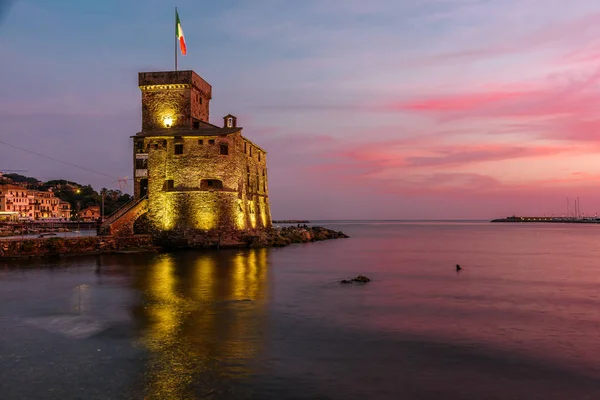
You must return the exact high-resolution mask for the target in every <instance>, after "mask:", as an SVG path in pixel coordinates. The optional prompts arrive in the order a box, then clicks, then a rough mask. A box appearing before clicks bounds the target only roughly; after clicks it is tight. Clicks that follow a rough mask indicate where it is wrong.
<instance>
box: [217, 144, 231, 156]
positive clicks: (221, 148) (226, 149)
mask: <svg viewBox="0 0 600 400" xmlns="http://www.w3.org/2000/svg"><path fill="white" fill-rule="evenodd" d="M219 153H220V154H222V155H224V156H226V155H228V154H229V146H227V145H226V144H222V145H220V146H219Z"/></svg>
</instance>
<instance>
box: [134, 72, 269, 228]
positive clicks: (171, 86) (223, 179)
mask: <svg viewBox="0 0 600 400" xmlns="http://www.w3.org/2000/svg"><path fill="white" fill-rule="evenodd" d="M139 85H140V89H141V91H142V131H141V132H139V133H138V134H137V135H135V136H133V142H134V143H133V149H134V155H133V162H134V176H135V185H134V198H135V200H137V201H143V199H145V198H147V208H148V221H149V223H150V226H151V228H152V229H153V230H154V231H157V232H189V231H194V230H196V231H216V230H218V231H242V230H251V229H261V228H267V227H270V226H271V213H270V209H269V196H268V183H267V157H266V152H265V151H264V150H263V149H262V148H260V147H259V146H257V145H256V144H254V143H252V142H251V141H250V140H248V139H247V138H245V137H244V136H242V128H240V127H238V126H237V120H236V118H235V117H234V116H232V115H228V116H226V117H224V118H223V124H222V126H216V125H212V124H210V123H208V120H209V102H210V100H211V96H212V88H211V86H210V85H209V84H208V83H206V82H205V81H204V80H203V79H202V78H201V77H200V76H198V75H197V74H196V73H194V72H193V71H177V72H175V71H170V72H148V73H140V74H139Z"/></svg>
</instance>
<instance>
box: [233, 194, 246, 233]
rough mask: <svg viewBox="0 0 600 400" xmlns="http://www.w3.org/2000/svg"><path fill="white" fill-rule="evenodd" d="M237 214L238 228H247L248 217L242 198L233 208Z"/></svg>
mask: <svg viewBox="0 0 600 400" xmlns="http://www.w3.org/2000/svg"><path fill="white" fill-rule="evenodd" d="M233 212H234V215H235V225H236V227H237V228H238V229H246V218H245V216H244V210H243V208H242V200H238V201H237V204H236V206H235V208H234V210H233Z"/></svg>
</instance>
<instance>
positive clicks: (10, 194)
mask: <svg viewBox="0 0 600 400" xmlns="http://www.w3.org/2000/svg"><path fill="white" fill-rule="evenodd" d="M29 209H30V206H29V196H28V191H27V188H24V187H22V186H17V185H0V212H11V213H17V215H18V216H19V217H20V218H27V217H28V216H29Z"/></svg>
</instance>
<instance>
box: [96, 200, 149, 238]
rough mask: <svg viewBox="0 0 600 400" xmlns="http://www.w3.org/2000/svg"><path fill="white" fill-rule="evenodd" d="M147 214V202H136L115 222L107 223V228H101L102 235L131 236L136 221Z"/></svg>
mask: <svg viewBox="0 0 600 400" xmlns="http://www.w3.org/2000/svg"><path fill="white" fill-rule="evenodd" d="M147 212H148V200H141V201H138V202H137V203H134V204H132V207H131V208H130V209H129V210H127V211H126V212H125V213H123V215H120V216H119V217H118V218H116V219H115V221H107V224H106V225H107V226H103V227H102V231H103V232H102V233H103V234H108V235H110V236H132V235H133V234H134V233H135V232H134V229H133V226H134V224H135V222H136V220H137V219H138V218H139V217H141V216H142V215H143V214H145V213H147Z"/></svg>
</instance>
